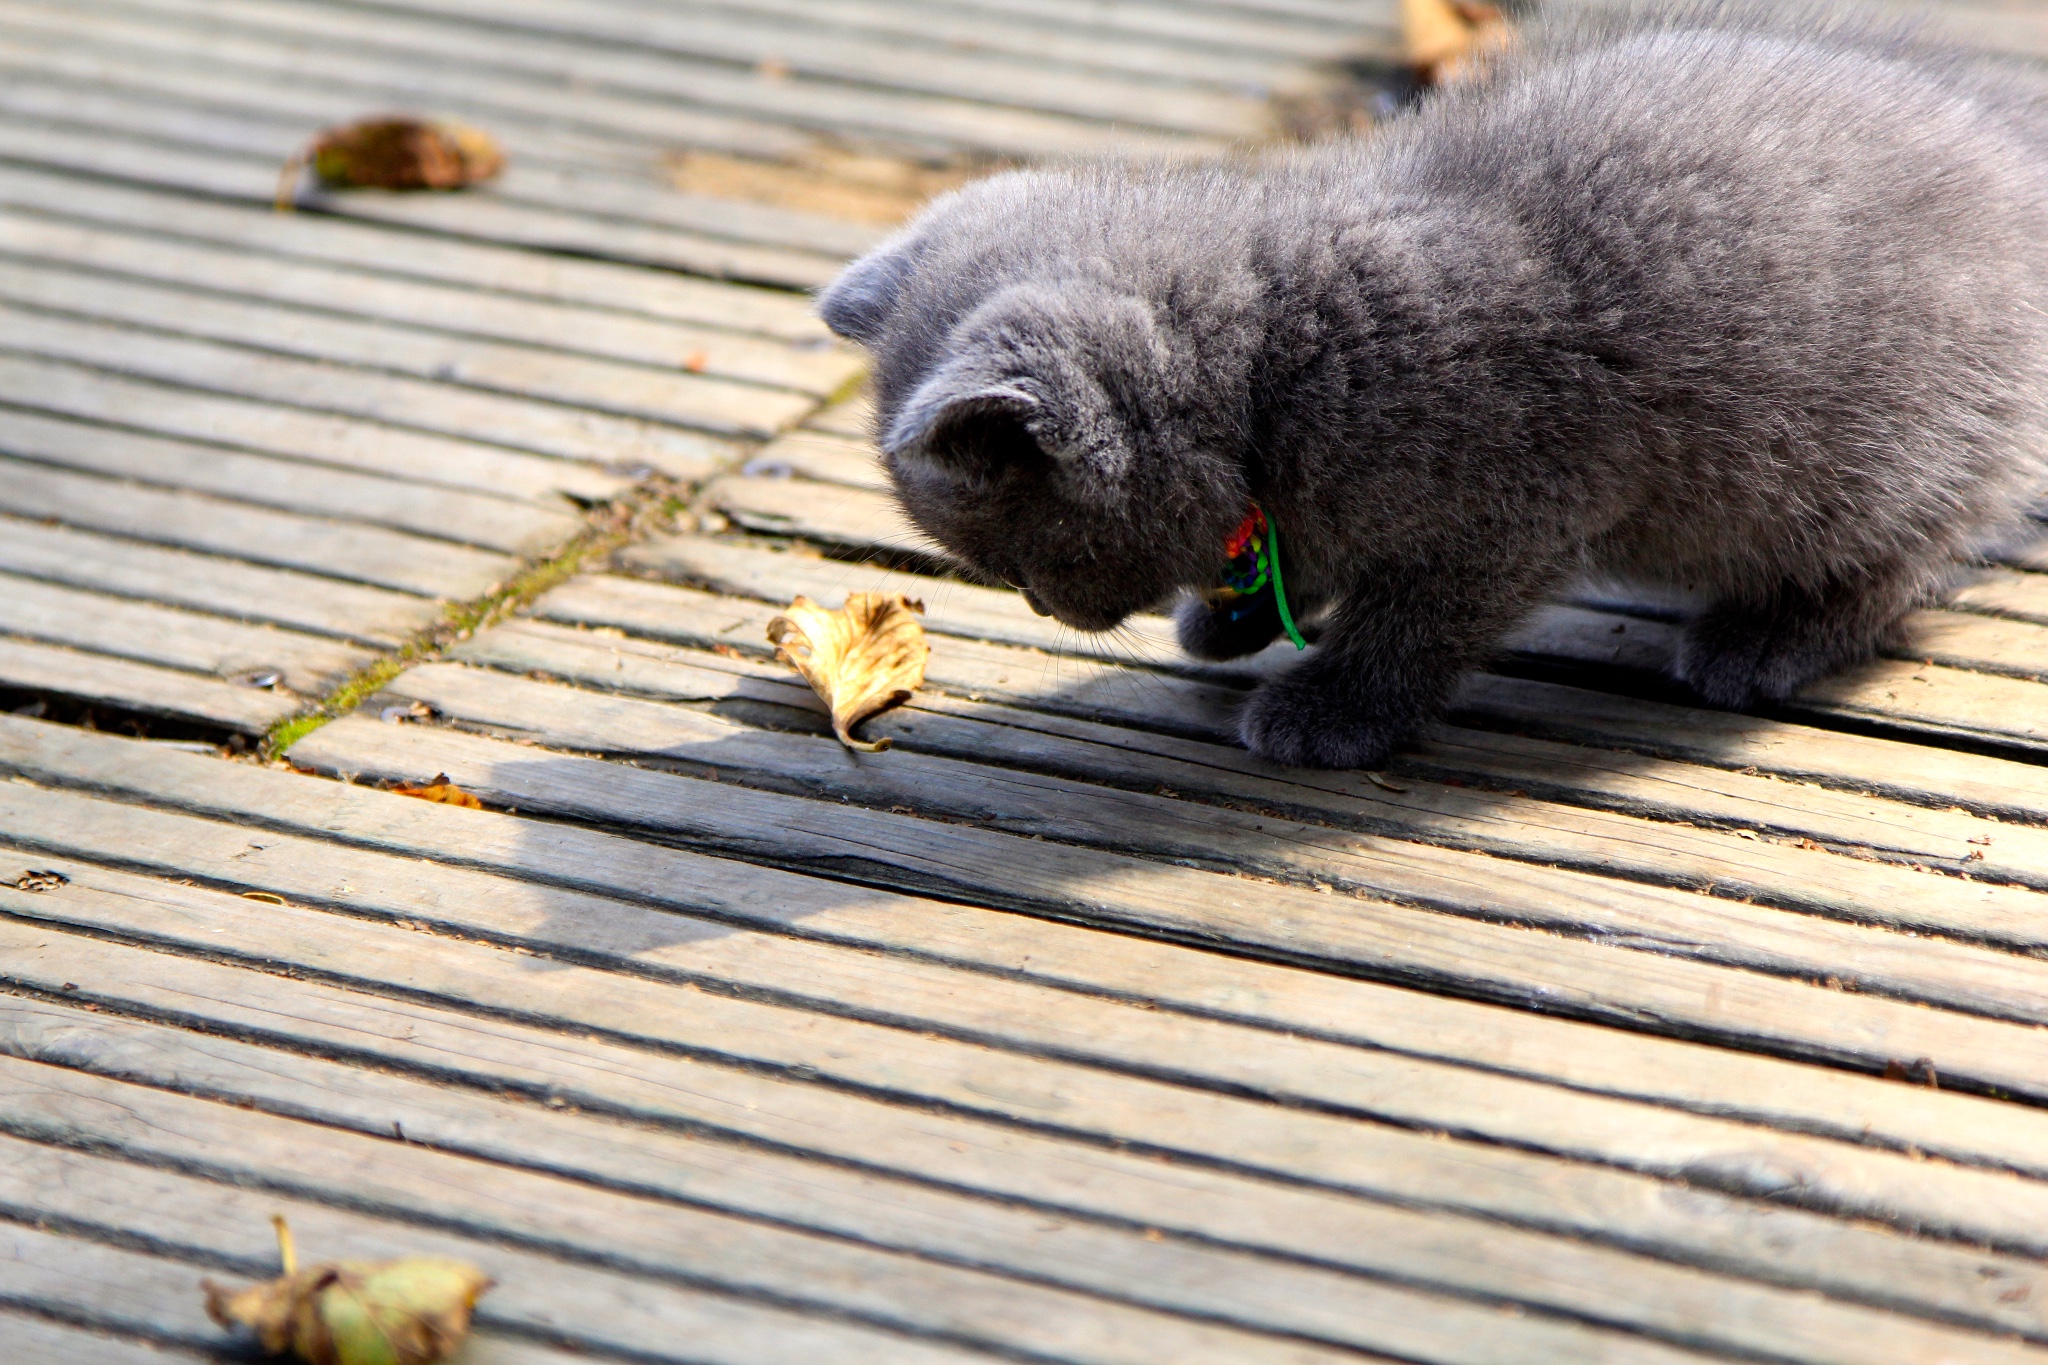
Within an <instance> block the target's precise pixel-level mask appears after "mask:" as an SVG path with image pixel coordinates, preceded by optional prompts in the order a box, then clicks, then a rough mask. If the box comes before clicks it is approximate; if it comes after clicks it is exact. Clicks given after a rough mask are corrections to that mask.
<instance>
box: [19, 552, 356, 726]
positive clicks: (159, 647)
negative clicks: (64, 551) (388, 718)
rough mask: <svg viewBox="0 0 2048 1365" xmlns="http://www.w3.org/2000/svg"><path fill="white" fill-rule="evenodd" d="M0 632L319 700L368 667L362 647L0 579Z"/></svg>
mask: <svg viewBox="0 0 2048 1365" xmlns="http://www.w3.org/2000/svg"><path fill="white" fill-rule="evenodd" d="M0 631H6V632H8V633H10V634H13V635H17V636H22V637H26V638H29V639H36V640H43V641H46V642H48V643H51V644H60V645H67V646H70V647H71V648H74V649H86V650H91V651H93V652H94V653H98V654H112V655H116V656H120V657H125V658H130V659H135V660H138V661H140V662H143V663H151V664H163V665H165V666H167V667H171V668H181V669H185V670H186V671H188V672H193V673H202V674H209V675H211V676H214V677H218V678H231V679H239V678H245V677H275V678H276V679H277V680H278V682H277V683H276V684H275V685H280V686H283V687H285V688H287V689H289V690H290V691H293V692H298V693H302V694H305V695H308V696H317V695H319V694H320V693H322V692H325V691H326V690H327V689H328V688H330V687H332V686H333V685H335V684H336V683H338V682H340V681H341V679H342V678H344V677H346V676H347V675H348V674H350V673H352V672H354V671H355V670H356V669H358V668H360V667H362V666H363V665H364V664H366V663H368V662H369V661H370V659H371V658H372V657H374V651H371V650H368V649H365V648H363V647H362V646H360V645H351V644H347V643H345V642H343V641H340V640H331V639H326V638H323V637H321V636H317V635H305V634H301V633H300V632H298V631H292V630H280V629H278V628H277V627H275V626H254V625H245V624H243V623H242V622H240V621H231V620H227V619H225V618H223V617H218V616H207V615H201V614H200V613H198V612H193V611H185V610H181V609H177V608H172V607H163V606H158V605H155V604H153V603H146V602H137V601H133V600H130V599H128V598H121V597H109V596H107V595H106V594H104V593H96V592H83V591H80V590H79V589H77V588H66V587H60V586H58V585H57V584H54V583H41V582H38V581H36V580H35V579H32V578H21V577H17V576H15V575H13V574H7V573H0Z"/></svg>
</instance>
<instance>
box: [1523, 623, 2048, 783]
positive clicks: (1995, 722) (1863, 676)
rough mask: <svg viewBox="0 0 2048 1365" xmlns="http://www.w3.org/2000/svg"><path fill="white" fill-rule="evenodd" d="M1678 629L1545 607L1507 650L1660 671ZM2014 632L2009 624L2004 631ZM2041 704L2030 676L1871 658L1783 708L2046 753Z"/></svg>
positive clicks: (1672, 652) (2042, 696) (2047, 724)
mask: <svg viewBox="0 0 2048 1365" xmlns="http://www.w3.org/2000/svg"><path fill="white" fill-rule="evenodd" d="M1679 629H1680V628H1679V627H1678V626H1676V625H1673V624H1671V623H1668V622H1664V621H1651V620H1645V619H1642V618H1640V617H1632V616H1622V615H1620V614H1618V613H1614V612H1603V611H1593V610H1588V609H1586V608H1581V607H1552V608H1549V609H1547V610H1545V611H1544V612H1543V613H1542V614H1541V615H1539V616H1538V617H1537V618H1535V619H1534V620H1533V621H1531V622H1530V623H1529V624H1528V625H1526V626H1524V627H1522V628H1521V629H1520V630H1518V631H1517V632H1516V633H1515V634H1514V635H1513V636H1512V637H1510V639H1509V641H1508V644H1509V647H1510V648H1511V649H1514V650H1516V651H1518V652H1521V653H1525V654H1528V655H1532V656H1537V657H1542V658H1551V659H1562V660H1567V661H1570V662H1572V663H1575V664H1594V665H1599V666H1603V667H1619V668H1624V669H1632V670H1638V671H1648V672H1659V673H1668V672H1669V671H1670V666H1671V660H1672V659H1673V658H1674V657H1675V656H1676V652H1677V647H1678V635H1679ZM2017 629H2019V627H2018V625H2017V623H2014V624H2012V625H2011V626H2009V627H2008V630H2017ZM2035 629H2037V630H2039V629H2042V628H2040V627H2035ZM1958 634H1959V635H1960V634H1962V632H1958ZM1978 642H1979V643H1982V641H1981V638H1980V639H1979V641H1978ZM2044 701H2048V693H2044V691H2043V690H2042V687H2041V684H2039V683H2037V682H2034V681H2032V680H2031V679H2023V678H2012V677H2004V676H1999V675H1996V674H1991V673H1984V672H1978V671H1974V670H1970V669H1962V668H1956V667H1949V666H1944V665H1942V664H1923V663H1908V662H1905V661H1902V660H1897V659H1879V660H1876V661H1874V662H1872V663H1868V664H1864V665H1862V666H1860V667H1857V668H1854V669H1851V670H1849V671H1848V672H1846V673H1841V674H1837V675H1835V676H1833V677H1830V678H1825V679H1822V680H1821V681H1820V682H1817V683H1814V684H1812V685H1810V686H1808V687H1806V688H1804V689H1803V690H1802V691H1801V692H1800V693H1799V695H1798V697H1797V698H1796V699H1794V700H1793V701H1791V702H1789V703H1786V705H1785V708H1784V709H1785V710H1786V711H1787V712H1788V713H1789V714H1792V715H1804V716H1813V717H1828V718H1837V717H1839V718H1848V719H1854V720H1860V721H1869V722H1876V723H1879V724H1883V725H1886V726H1889V727H1895V728H1897V729H1900V730H1903V731H1906V732H1909V733H1919V734H1929V735H1941V736H1955V737H1967V738H1972V739H1977V740H1984V741H1992V742H1996V743H1998V744H2001V745H2007V746H2011V747H2013V748H2017V749H2022V750H2038V749H2041V748H2043V747H2044V746H2048V720H2038V719H2037V718H2040V717H2044V716H2048V711H2044V710H2043V702H2044Z"/></svg>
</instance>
